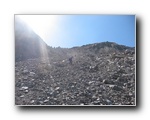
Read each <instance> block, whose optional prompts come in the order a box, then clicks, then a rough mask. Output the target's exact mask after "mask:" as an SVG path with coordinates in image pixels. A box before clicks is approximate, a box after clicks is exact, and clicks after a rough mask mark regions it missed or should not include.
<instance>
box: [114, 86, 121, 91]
mask: <svg viewBox="0 0 150 120" xmlns="http://www.w3.org/2000/svg"><path fill="white" fill-rule="evenodd" d="M113 90H116V91H121V90H123V88H122V87H121V86H114V87H113Z"/></svg>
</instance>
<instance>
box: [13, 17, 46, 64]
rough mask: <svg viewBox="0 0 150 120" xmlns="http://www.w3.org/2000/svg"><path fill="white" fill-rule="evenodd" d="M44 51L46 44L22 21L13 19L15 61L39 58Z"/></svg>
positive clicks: (16, 18)
mask: <svg viewBox="0 0 150 120" xmlns="http://www.w3.org/2000/svg"><path fill="white" fill-rule="evenodd" d="M46 49H47V45H46V43H45V42H44V41H43V40H42V39H41V38H40V37H39V36H38V35H37V34H36V33H35V32H34V31H33V30H32V29H31V28H29V27H28V26H27V25H26V24H25V23H24V22H23V21H21V20H20V19H19V18H18V17H15V61H16V62H17V61H22V60H27V59H29V58H39V57H41V56H43V50H46Z"/></svg>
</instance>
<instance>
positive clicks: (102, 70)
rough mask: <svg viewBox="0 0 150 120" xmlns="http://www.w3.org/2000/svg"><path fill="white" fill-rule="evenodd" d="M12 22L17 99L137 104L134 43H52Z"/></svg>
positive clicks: (44, 102)
mask: <svg viewBox="0 0 150 120" xmlns="http://www.w3.org/2000/svg"><path fill="white" fill-rule="evenodd" d="M15 22H16V23H15V24H16V27H15V50H16V52H15V104H16V105H136V91H135V83H136V80H135V48H134V47H133V48H131V47H127V46H123V45H118V44H116V43H113V42H102V43H95V44H88V45H84V46H80V47H73V48H60V47H58V48H52V47H50V46H47V45H46V44H45V43H44V41H43V40H42V39H41V38H40V37H39V36H38V35H36V34H35V33H34V32H33V31H32V30H30V29H29V28H28V27H27V26H26V25H25V24H24V23H22V22H21V21H20V20H19V21H17V20H16V21H15ZM71 56H73V63H72V64H70V63H69V61H68V58H69V57H71Z"/></svg>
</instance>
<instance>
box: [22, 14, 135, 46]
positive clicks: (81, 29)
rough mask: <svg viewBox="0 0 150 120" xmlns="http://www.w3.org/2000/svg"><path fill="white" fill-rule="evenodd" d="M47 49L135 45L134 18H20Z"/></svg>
mask: <svg viewBox="0 0 150 120" xmlns="http://www.w3.org/2000/svg"><path fill="white" fill-rule="evenodd" d="M20 17H21V18H22V19H23V20H24V21H25V22H26V23H27V24H28V25H29V26H30V27H31V28H32V29H33V30H34V31H35V32H36V33H37V34H38V35H39V36H40V37H41V38H42V39H43V40H44V41H45V42H46V43H47V44H48V45H49V46H52V47H58V46H60V47H67V48H70V47H73V46H81V45H85V44H91V43H98V42H103V41H110V42H116V43H118V44H122V45H127V46H135V16H134V15H21V16H20Z"/></svg>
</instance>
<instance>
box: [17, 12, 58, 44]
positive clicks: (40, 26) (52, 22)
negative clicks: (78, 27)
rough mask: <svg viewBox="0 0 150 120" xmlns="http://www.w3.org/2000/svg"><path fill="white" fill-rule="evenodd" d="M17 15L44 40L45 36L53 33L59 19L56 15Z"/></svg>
mask: <svg viewBox="0 0 150 120" xmlns="http://www.w3.org/2000/svg"><path fill="white" fill-rule="evenodd" d="M19 17H20V18H21V19H22V20H23V21H24V22H25V23H27V24H28V25H29V26H30V27H31V28H32V29H33V30H34V32H35V33H36V34H38V35H39V36H40V37H41V38H42V39H43V40H44V41H45V40H46V39H47V36H50V35H53V32H54V31H55V29H56V25H57V24H58V20H59V19H58V16H57V15H19ZM45 42H46V41H45Z"/></svg>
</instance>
